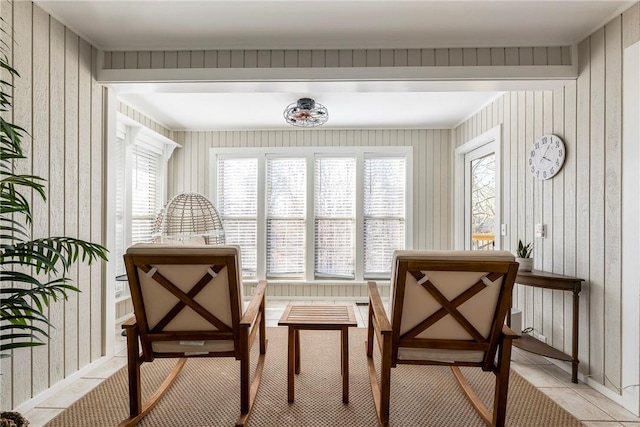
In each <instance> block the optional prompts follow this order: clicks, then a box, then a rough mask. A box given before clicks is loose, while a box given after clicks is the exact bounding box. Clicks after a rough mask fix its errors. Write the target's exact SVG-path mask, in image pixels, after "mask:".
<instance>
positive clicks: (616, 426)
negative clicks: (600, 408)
mask: <svg viewBox="0 0 640 427" xmlns="http://www.w3.org/2000/svg"><path fill="white" fill-rule="evenodd" d="M582 425H583V426H585V427H620V426H621V425H622V424H620V423H619V422H617V421H583V422H582Z"/></svg>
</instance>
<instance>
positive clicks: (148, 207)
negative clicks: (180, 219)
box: [131, 144, 162, 244]
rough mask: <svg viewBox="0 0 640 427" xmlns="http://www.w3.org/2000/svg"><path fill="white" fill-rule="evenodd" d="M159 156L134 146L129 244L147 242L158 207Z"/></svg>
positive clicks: (149, 238)
mask: <svg viewBox="0 0 640 427" xmlns="http://www.w3.org/2000/svg"><path fill="white" fill-rule="evenodd" d="M161 161H162V158H161V156H160V155H159V154H158V153H157V152H155V151H152V150H150V149H148V148H146V147H144V146H141V145H137V144H136V145H135V146H134V148H133V155H132V157H131V165H132V173H131V184H132V187H131V243H132V244H135V243H141V242H150V241H151V240H152V236H151V233H152V230H153V224H154V222H155V218H156V214H157V212H158V206H159V205H160V197H161V194H160V193H161V191H160V179H159V176H158V175H159V173H160V170H161V163H160V162H161Z"/></svg>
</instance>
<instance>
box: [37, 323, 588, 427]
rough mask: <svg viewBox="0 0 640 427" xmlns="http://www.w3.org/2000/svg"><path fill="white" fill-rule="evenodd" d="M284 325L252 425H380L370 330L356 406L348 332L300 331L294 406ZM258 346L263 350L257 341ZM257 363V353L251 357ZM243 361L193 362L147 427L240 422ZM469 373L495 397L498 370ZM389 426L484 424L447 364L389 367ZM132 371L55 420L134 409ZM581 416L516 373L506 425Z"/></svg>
mask: <svg viewBox="0 0 640 427" xmlns="http://www.w3.org/2000/svg"><path fill="white" fill-rule="evenodd" d="M286 332H287V331H286V328H284V327H282V328H268V329H267V339H268V340H269V343H268V346H267V356H266V362H265V370H264V376H263V379H262V383H261V385H260V390H259V391H258V396H257V401H256V404H255V406H254V409H253V412H252V414H251V417H250V419H249V426H251V427H267V426H273V427H284V426H354V427H355V426H363V427H364V426H367V427H374V426H377V425H378V422H377V418H376V414H375V410H374V404H373V399H372V396H371V388H370V385H369V375H368V371H367V363H366V355H365V345H364V341H365V339H366V329H362V328H358V329H356V328H351V329H350V332H349V359H350V368H349V369H350V375H349V381H350V383H349V384H350V393H349V397H350V400H349V404H343V403H342V380H341V376H340V334H339V333H338V332H337V331H301V333H300V336H301V355H302V360H301V367H302V371H301V373H300V374H299V375H297V376H296V379H295V402H294V403H292V404H289V403H287V360H286V359H287V340H286V337H287V333H286ZM254 347H256V348H257V347H258V345H257V343H256V345H255V346H254ZM252 360H253V361H255V358H253V359H252ZM173 363H174V360H166V359H158V360H156V361H155V362H153V363H146V364H144V365H143V371H142V376H143V377H142V378H143V384H145V385H147V386H149V387H148V389H147V394H149V392H150V391H151V390H152V389H151V387H156V386H157V385H158V384H159V383H160V382H161V381H162V379H163V378H164V375H165V374H166V373H167V372H168V371H169V370H170V368H171V367H172V366H173ZM239 370H240V364H239V362H236V361H235V360H233V359H231V358H228V359H227V358H219V359H190V360H188V361H187V364H186V366H185V367H184V370H183V371H182V373H181V374H180V377H179V378H178V379H177V380H176V382H175V383H174V385H173V387H172V388H171V389H170V390H169V391H168V392H167V394H166V395H165V396H164V398H163V399H162V400H161V402H160V403H159V404H158V405H157V406H156V407H155V408H154V409H153V411H151V413H150V414H149V415H148V416H147V417H146V418H145V419H144V420H143V421H142V422H141V423H140V424H139V425H140V426H154V427H155V426H171V427H176V426H180V427H185V426H190V427H195V426H233V425H234V423H235V421H236V419H237V418H238V416H239V415H240V391H239V390H240V387H239ZM465 374H466V375H467V378H468V379H469V381H470V383H472V384H473V385H474V387H475V388H476V390H477V391H478V393H479V395H480V396H481V397H482V398H483V399H484V400H485V401H488V402H489V404H490V402H491V400H492V391H493V384H494V376H493V374H491V373H484V372H482V371H481V370H480V369H477V368H475V369H471V368H467V369H466V370H465ZM391 379H392V380H391V392H392V394H391V425H392V426H395V427H400V426H402V427H419V426H447V427H465V426H484V423H483V422H482V420H481V419H480V417H479V416H478V415H477V414H476V412H475V411H474V410H473V408H472V407H471V406H470V404H469V403H468V401H467V400H466V398H465V396H464V395H463V393H462V392H461V391H460V389H459V387H458V385H457V383H456V382H455V379H454V378H453V374H452V373H451V371H450V369H449V368H446V367H444V368H443V367H428V366H409V365H399V366H398V367H397V368H393V369H392V370H391ZM127 399H128V398H127V372H126V368H124V369H121V370H120V371H118V372H117V373H115V374H114V375H112V376H111V377H110V378H108V379H107V380H105V381H104V382H103V383H102V384H100V385H99V386H98V387H96V388H95V389H94V390H93V391H91V392H90V393H89V394H87V395H86V396H84V397H83V398H82V399H80V400H79V401H78V402H76V403H74V404H73V405H72V406H71V407H69V408H68V409H67V410H65V411H64V412H62V413H61V414H60V415H59V416H58V417H56V418H55V419H54V420H52V421H51V422H50V423H49V424H47V426H50V427H54V426H55V427H76V426H77V427H80V426H81V427H89V426H91V427H97V426H114V425H117V424H118V422H120V421H121V420H123V419H124V418H126V417H127V415H128V400H127ZM580 425H581V423H580V422H579V421H578V420H576V419H575V418H573V417H572V416H571V415H570V414H569V413H567V412H566V411H565V410H563V409H562V408H561V407H559V406H558V405H557V404H555V403H554V402H553V401H552V400H551V399H549V398H548V397H547V396H545V395H544V394H543V393H541V392H539V391H538V390H537V389H536V388H535V387H533V386H532V385H531V384H529V383H528V382H527V381H525V380H524V379H523V378H522V377H520V376H519V375H518V374H516V373H514V372H512V374H511V381H510V387H509V402H508V407H507V426H517V427H528V426H531V427H533V426H544V427H560V426H580Z"/></svg>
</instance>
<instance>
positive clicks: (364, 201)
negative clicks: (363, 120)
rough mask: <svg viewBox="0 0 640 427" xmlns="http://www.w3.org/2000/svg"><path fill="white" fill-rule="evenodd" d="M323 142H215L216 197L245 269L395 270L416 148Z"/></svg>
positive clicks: (310, 275)
mask: <svg viewBox="0 0 640 427" xmlns="http://www.w3.org/2000/svg"><path fill="white" fill-rule="evenodd" d="M324 150H326V149H324V148H322V149H321V148H311V147H309V148H291V147H289V148H286V149H280V150H279V149H273V148H270V149H266V148H263V149H261V148H252V149H232V148H226V149H225V148H219V149H212V152H213V156H212V168H213V171H214V173H213V174H212V176H213V179H214V185H213V186H212V188H214V194H213V195H212V200H215V201H216V203H215V204H216V206H217V208H218V210H219V212H220V215H221V217H222V220H223V223H224V228H225V235H226V240H227V243H229V244H238V245H240V246H241V248H242V264H243V275H245V276H247V277H258V278H264V277H266V278H270V279H273V278H279V279H303V280H308V281H310V280H325V279H326V280H329V279H332V280H364V279H369V278H388V277H389V276H390V271H391V257H392V253H393V251H394V250H396V249H404V248H405V247H407V245H408V242H407V235H408V233H407V212H409V211H410V206H409V203H408V200H410V197H409V196H410V191H411V182H410V179H409V177H410V174H409V173H408V166H409V165H408V162H407V159H408V158H410V154H411V147H392V148H391V147H331V152H325V151H324ZM262 206H264V208H261V207H262Z"/></svg>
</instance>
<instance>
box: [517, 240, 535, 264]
mask: <svg viewBox="0 0 640 427" xmlns="http://www.w3.org/2000/svg"><path fill="white" fill-rule="evenodd" d="M532 252H533V243H527V244H526V245H525V244H524V243H522V240H520V239H518V249H517V250H516V261H517V262H518V263H519V264H520V266H519V267H518V270H519V271H531V269H532V268H533V258H531V253H532Z"/></svg>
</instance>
